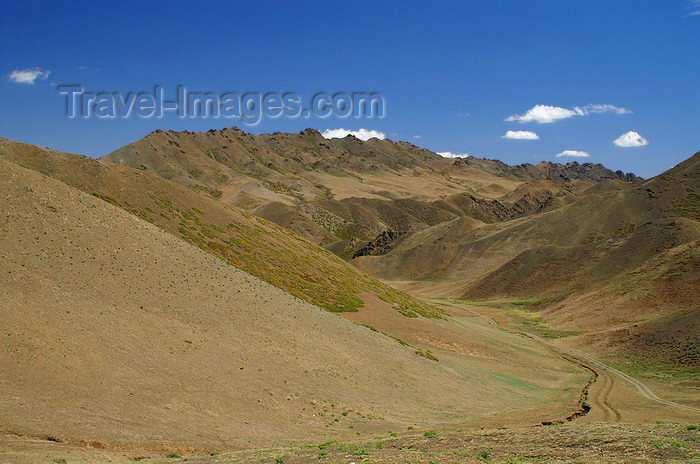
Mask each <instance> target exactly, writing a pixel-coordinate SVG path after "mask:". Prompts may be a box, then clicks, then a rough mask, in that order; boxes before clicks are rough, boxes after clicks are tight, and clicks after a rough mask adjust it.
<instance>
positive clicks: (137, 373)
mask: <svg viewBox="0 0 700 464" xmlns="http://www.w3.org/2000/svg"><path fill="white" fill-rule="evenodd" d="M0 202H1V205H2V214H0V263H1V266H0V298H1V299H2V311H0V325H1V326H2V327H3V331H2V337H0V429H2V431H3V432H8V433H16V434H21V435H29V436H37V437H52V439H55V440H62V441H71V442H77V443H83V444H85V443H87V444H92V445H94V446H98V447H103V446H113V445H115V444H125V445H127V446H142V445H143V446H156V445H158V446H161V445H166V446H167V445H168V444H170V445H172V446H177V448H178V449H186V448H187V447H195V448H198V449H202V448H209V449H217V448H218V447H225V448H230V447H232V446H251V444H252V445H253V446H254V445H258V446H260V445H265V444H271V443H277V444H279V443H283V442H284V441H285V440H291V439H299V438H300V437H303V438H304V439H305V440H309V439H311V440H318V441H323V440H324V439H323V438H322V434H325V433H331V432H334V431H335V432H338V433H346V434H348V435H353V436H354V432H355V431H356V430H357V431H359V430H365V429H367V428H369V429H370V430H371V427H373V426H374V427H376V426H377V424H379V425H380V426H381V427H387V426H388V427H394V428H396V427H399V426H401V427H405V426H406V425H407V424H408V425H411V424H416V423H417V424H424V423H435V422H452V421H455V420H458V419H459V418H460V417H471V416H472V415H474V414H480V413H485V412H487V411H490V410H491V409H492V408H496V407H498V405H499V404H502V402H503V401H504V398H506V397H508V394H507V392H506V391H505V390H503V388H501V387H498V386H497V385H494V386H493V387H492V388H493V389H492V390H491V391H494V392H499V395H500V396H501V397H500V398H497V397H496V396H498V395H486V394H484V392H483V391H481V389H482V385H481V383H480V382H478V381H477V380H475V379H471V378H464V377H463V376H460V375H457V374H456V373H455V372H454V371H452V370H450V369H447V368H445V367H444V366H443V365H442V364H441V363H439V362H435V361H432V360H429V359H427V358H425V357H422V356H418V355H417V354H416V353H414V349H413V348H410V347H407V346H404V345H402V344H400V343H398V342H397V341H396V340H393V339H391V338H389V337H386V336H384V335H381V334H379V333H376V332H373V331H371V330H369V329H367V328H365V327H362V326H359V325H356V324H353V323H351V322H349V321H346V320H344V319H342V318H340V317H338V316H336V315H333V314H330V313H328V312H326V311H322V310H320V309H319V308H317V307H315V306H312V305H310V304H308V303H306V302H303V301H301V300H299V299H297V298H295V297H293V296H291V295H289V294H287V293H285V292H283V291H281V290H279V289H278V288H275V287H273V286H271V285H269V284H267V283H265V282H262V281H260V280H258V279H257V278H255V277H253V276H250V275H249V274H246V273H244V272H242V271H240V270H237V269H236V268H234V267H232V266H230V265H228V264H226V263H225V262H223V261H222V260H220V259H217V258H215V257H214V256H212V255H211V254H209V253H206V252H204V251H202V250H200V249H198V248H197V247H195V246H192V245H191V244H189V243H186V242H185V241H182V240H180V239H178V238H176V237H174V236H172V235H171V234H169V233H167V232H165V231H163V230H162V229H160V228H158V227H156V226H154V225H152V224H149V223H147V222H144V221H143V220H141V219H139V218H138V217H136V216H135V215H133V214H128V213H127V212H125V211H124V210H123V209H120V208H117V207H114V206H112V205H110V204H108V203H106V202H104V201H103V200H100V199H98V198H96V197H94V196H92V195H87V194H85V193H83V192H80V191H79V190H77V189H73V188H71V187H68V186H67V185H65V184H63V183H61V182H58V181H57V180H55V179H51V178H48V177H45V176H43V175H40V174H38V173H36V172H34V171H31V170H28V169H25V168H22V167H20V166H18V165H17V164H14V163H10V162H8V161H7V160H5V159H2V158H0ZM503 395H506V396H503ZM508 398H510V400H509V401H511V403H512V400H513V399H517V398H516V397H508ZM457 399H458V400H457ZM372 424H374V425H372ZM392 424H393V425H392ZM351 426H352V429H351ZM313 437H315V438H313Z"/></svg>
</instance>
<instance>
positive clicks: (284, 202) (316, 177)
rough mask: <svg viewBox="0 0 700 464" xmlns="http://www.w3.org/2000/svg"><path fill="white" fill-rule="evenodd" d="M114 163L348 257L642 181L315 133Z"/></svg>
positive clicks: (161, 142) (162, 145)
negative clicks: (399, 236) (388, 237)
mask: <svg viewBox="0 0 700 464" xmlns="http://www.w3.org/2000/svg"><path fill="white" fill-rule="evenodd" d="M105 159H106V160H109V161H111V162H114V163H117V164H122V165H126V166H130V167H134V168H137V169H142V170H148V171H151V172H154V173H156V174H158V175H160V176H162V177H165V178H166V179H171V180H173V181H175V182H177V183H180V184H182V185H185V186H187V187H189V188H192V189H195V190H200V191H203V192H205V193H207V194H208V195H210V196H212V197H214V198H217V199H219V200H221V201H222V202H224V203H226V204H230V205H235V206H239V207H242V208H244V209H246V210H248V211H250V212H254V213H255V214H257V215H259V216H261V217H264V218H265V219H268V220H270V221H273V222H275V223H277V224H279V225H282V226H283V227H286V228H288V229H291V230H294V231H295V232H297V233H298V234H300V235H302V236H303V237H305V238H307V239H308V240H310V241H312V242H314V243H317V244H322V245H325V246H327V247H328V248H329V249H332V250H333V251H334V252H336V253H337V254H339V255H341V256H343V257H345V258H348V257H351V256H353V255H354V253H356V252H357V250H358V249H360V248H362V247H364V246H366V245H367V242H368V241H370V240H372V239H374V238H375V237H377V236H378V235H380V234H382V233H384V232H386V231H388V230H390V229H393V230H395V231H397V232H401V233H406V232H412V231H415V230H420V229H423V228H426V227H430V226H434V225H436V224H438V223H440V222H445V221H449V220H452V219H456V218H458V217H460V216H463V215H465V214H467V215H471V216H472V217H474V218H476V219H480V220H487V221H489V222H490V221H493V220H501V219H503V218H510V217H514V216H517V215H523V214H527V213H529V212H531V211H539V210H542V209H547V208H550V207H551V206H552V205H559V204H562V203H566V202H568V201H572V200H573V199H574V198H575V197H576V196H577V195H578V194H580V187H589V186H590V184H594V183H596V182H598V181H601V180H604V179H608V180H617V181H621V182H624V183H627V182H636V181H638V179H637V178H636V177H635V176H634V175H632V174H624V173H621V172H617V173H615V172H612V171H610V170H608V169H605V168H604V167H603V166H601V165H593V164H583V165H580V164H578V163H576V162H574V163H568V164H566V165H559V164H553V163H544V162H543V163H540V164H538V165H530V164H526V165H520V166H508V165H506V164H504V163H501V162H499V161H494V160H484V159H476V158H464V159H454V160H453V159H445V158H442V157H441V156H439V155H437V154H435V153H433V152H431V151H429V150H425V149H421V148H418V147H416V146H414V145H411V144H409V143H405V142H393V141H391V140H378V139H370V140H369V141H366V142H363V141H361V140H359V139H357V138H355V137H353V136H348V137H345V138H343V139H330V140H328V139H325V138H324V137H323V136H322V135H321V134H320V133H319V132H318V131H315V130H313V129H307V130H305V131H303V132H301V133H299V134H285V133H274V134H264V135H257V136H256V135H252V134H246V133H244V132H242V131H240V130H238V129H236V128H231V129H224V130H211V131H208V132H205V133H192V132H173V131H156V132H154V133H151V134H149V135H148V136H147V137H145V138H144V139H142V140H139V141H137V142H134V143H132V144H130V145H127V146H125V147H123V148H120V149H119V150H117V151H115V152H113V153H111V154H109V155H108V156H106V157H105ZM543 180H546V181H550V182H549V183H548V184H546V187H545V186H543V185H542V184H539V185H538V184H537V181H543ZM533 182H534V185H530V186H529V187H528V188H525V189H524V190H523V189H522V188H521V187H522V186H524V185H528V184H532V183H533ZM529 190H532V191H529ZM506 196H507V198H504V197H506Z"/></svg>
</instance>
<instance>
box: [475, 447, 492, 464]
mask: <svg viewBox="0 0 700 464" xmlns="http://www.w3.org/2000/svg"><path fill="white" fill-rule="evenodd" d="M489 456H491V450H490V449H488V448H486V449H482V450H481V451H479V452H478V453H476V458H477V459H478V460H479V461H486V460H488V458H489Z"/></svg>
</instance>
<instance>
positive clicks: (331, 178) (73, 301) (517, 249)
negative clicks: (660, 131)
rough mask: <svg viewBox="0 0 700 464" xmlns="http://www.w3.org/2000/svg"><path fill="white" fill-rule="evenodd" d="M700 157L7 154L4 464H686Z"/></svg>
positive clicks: (198, 140)
mask: <svg viewBox="0 0 700 464" xmlns="http://www.w3.org/2000/svg"><path fill="white" fill-rule="evenodd" d="M698 194H700V153H699V154H695V155H694V156H691V157H690V158H688V160H687V161H685V162H683V163H681V164H679V165H678V166H676V167H674V168H672V169H671V170H669V171H667V172H665V173H663V174H661V175H659V176H656V177H654V178H652V179H648V180H644V179H641V178H639V177H637V176H635V175H634V174H631V173H623V172H620V171H617V172H614V171H611V170H608V169H606V168H604V167H603V166H601V165H593V164H586V163H584V164H578V163H568V164H565V165H562V164H554V163H540V164H536V165H532V164H527V165H519V166H508V165H506V164H504V163H501V162H499V161H495V160H486V159H477V158H471V157H470V158H457V159H445V158H442V157H440V156H439V155H437V154H435V153H433V152H430V151H429V150H425V149H421V148H419V147H416V146H413V145H411V144H408V143H405V142H398V143H397V142H393V141H390V140H377V139H371V140H369V141H367V142H363V141H361V140H359V139H356V138H355V137H352V136H348V137H346V138H343V139H325V138H324V137H322V136H321V134H320V133H318V132H317V131H314V130H312V129H308V130H305V131H302V132H301V133H298V134H284V133H275V134H266V135H259V136H255V135H251V134H246V133H244V132H242V131H240V130H238V129H236V128H231V129H224V130H217V131H213V130H212V131H209V132H203V133H192V132H187V131H185V132H173V131H156V132H154V133H152V134H149V135H148V136H146V137H145V138H143V139H142V140H139V141H137V142H134V143H132V144H130V145H127V146H125V147H123V148H121V149H119V150H117V151H115V152H114V153H112V154H110V155H108V156H106V157H104V158H102V159H93V158H91V157H88V156H79V155H71V154H67V153H62V152H59V151H55V150H51V149H48V148H42V147H37V146H33V145H27V144H22V143H19V142H14V141H10V140H7V139H0V202H2V208H1V209H0V210H1V211H2V212H1V213H0V258H1V262H2V267H1V268H0V297H1V298H2V312H1V313H0V323H1V325H2V327H3V333H2V335H1V337H2V338H0V392H1V394H0V433H1V434H2V435H1V436H0V462H13V463H14V462H17V463H34V462H134V461H139V462H183V461H185V460H187V462H201V463H210V462H211V463H218V462H221V463H223V462H232V463H233V462H251V463H253V462H256V463H257V462H264V463H267V462H270V463H280V462H285V463H296V462H300V463H306V462H322V463H323V462H329V463H330V462H343V463H350V462H355V463H360V462H386V463H400V462H425V463H429V462H435V463H453V462H454V463H457V462H503V463H506V462H507V463H515V462H523V463H524V462H590V461H591V460H596V461H598V462H621V461H622V462H695V461H700V445H699V444H698V441H697V440H698V428H697V427H698V423H700V377H699V374H700V370H699V369H700V351H699V349H700V335H699V334H700V327H698V320H699V319H698V312H699V311H700V306H699V305H698V301H700V243H699V240H700V215H699V214H700V209H699V208H700V201H699V198H700V197H699V196H698Z"/></svg>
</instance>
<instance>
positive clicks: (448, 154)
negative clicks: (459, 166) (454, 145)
mask: <svg viewBox="0 0 700 464" xmlns="http://www.w3.org/2000/svg"><path fill="white" fill-rule="evenodd" d="M437 154H438V155H440V156H442V157H443V158H468V157H470V156H471V155H469V154H467V153H462V154H457V153H452V152H449V151H442V152H441V151H439V152H437Z"/></svg>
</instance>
